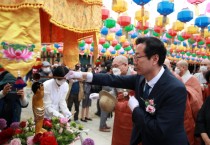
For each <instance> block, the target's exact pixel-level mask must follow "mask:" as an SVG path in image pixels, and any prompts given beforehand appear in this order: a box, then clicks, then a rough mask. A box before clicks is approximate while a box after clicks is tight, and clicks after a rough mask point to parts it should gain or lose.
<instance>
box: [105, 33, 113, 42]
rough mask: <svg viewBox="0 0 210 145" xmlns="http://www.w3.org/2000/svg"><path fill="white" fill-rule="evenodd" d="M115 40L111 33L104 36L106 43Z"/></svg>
mask: <svg viewBox="0 0 210 145" xmlns="http://www.w3.org/2000/svg"><path fill="white" fill-rule="evenodd" d="M114 39H115V34H114V33H111V34H108V35H107V36H106V40H107V41H113V40H114Z"/></svg>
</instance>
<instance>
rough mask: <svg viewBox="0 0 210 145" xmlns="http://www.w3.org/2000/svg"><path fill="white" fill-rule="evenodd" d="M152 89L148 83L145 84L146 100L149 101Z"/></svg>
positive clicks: (144, 94) (144, 95)
mask: <svg viewBox="0 0 210 145" xmlns="http://www.w3.org/2000/svg"><path fill="white" fill-rule="evenodd" d="M150 88H151V87H150V86H149V85H148V83H146V84H145V89H144V93H143V97H144V99H148V97H149V89H150Z"/></svg>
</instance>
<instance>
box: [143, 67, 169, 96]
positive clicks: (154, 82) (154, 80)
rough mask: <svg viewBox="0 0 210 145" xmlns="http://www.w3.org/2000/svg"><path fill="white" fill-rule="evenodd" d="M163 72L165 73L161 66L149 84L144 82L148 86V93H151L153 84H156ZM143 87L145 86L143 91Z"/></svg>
mask: <svg viewBox="0 0 210 145" xmlns="http://www.w3.org/2000/svg"><path fill="white" fill-rule="evenodd" d="M164 71H165V69H164V68H163V66H162V67H161V69H160V71H159V73H158V74H157V75H156V76H155V77H154V78H153V79H151V80H150V81H149V82H148V81H147V80H146V83H147V84H148V85H149V86H150V89H149V93H150V92H151V91H152V89H153V87H154V86H155V84H156V83H157V81H158V80H159V79H160V77H161V76H162V75H163V73H164ZM145 86H146V85H144V89H145Z"/></svg>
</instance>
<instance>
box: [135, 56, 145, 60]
mask: <svg viewBox="0 0 210 145" xmlns="http://www.w3.org/2000/svg"><path fill="white" fill-rule="evenodd" d="M142 57H147V56H146V55H144V56H137V55H134V56H133V59H135V60H137V59H139V58H142Z"/></svg>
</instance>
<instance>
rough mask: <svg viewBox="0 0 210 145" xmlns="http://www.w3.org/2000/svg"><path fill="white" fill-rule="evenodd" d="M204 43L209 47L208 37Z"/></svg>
mask: <svg viewBox="0 0 210 145" xmlns="http://www.w3.org/2000/svg"><path fill="white" fill-rule="evenodd" d="M205 42H206V45H207V46H208V47H209V45H210V37H208V38H206V40H205Z"/></svg>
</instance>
